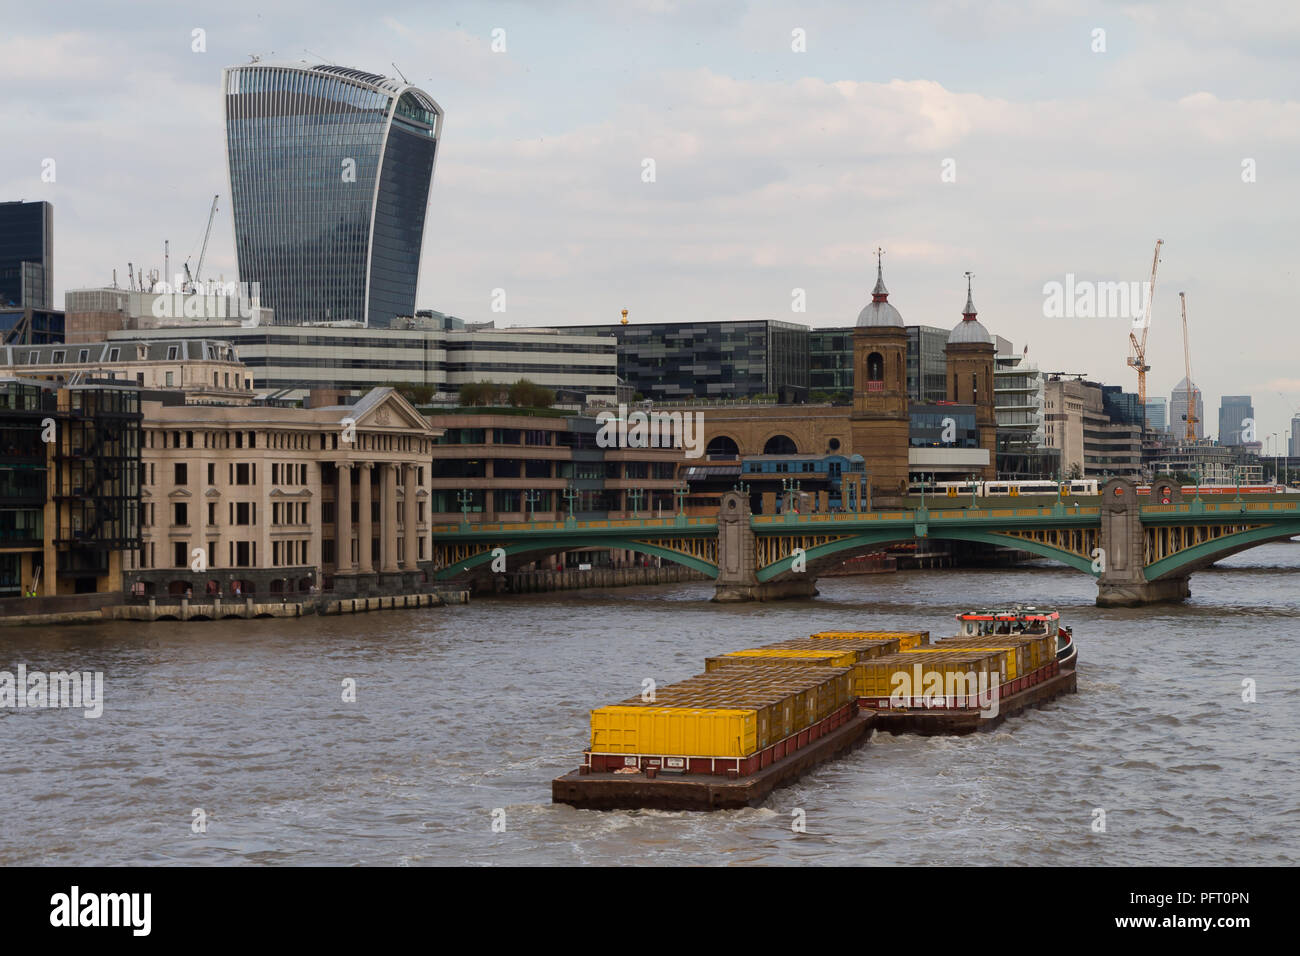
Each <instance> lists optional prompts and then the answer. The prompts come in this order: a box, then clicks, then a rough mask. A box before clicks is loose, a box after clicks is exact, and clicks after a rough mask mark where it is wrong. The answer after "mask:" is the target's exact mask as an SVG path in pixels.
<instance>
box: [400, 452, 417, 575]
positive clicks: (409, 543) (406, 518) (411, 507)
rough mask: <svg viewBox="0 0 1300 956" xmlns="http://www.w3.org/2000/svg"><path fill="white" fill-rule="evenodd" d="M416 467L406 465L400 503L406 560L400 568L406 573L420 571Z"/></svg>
mask: <svg viewBox="0 0 1300 956" xmlns="http://www.w3.org/2000/svg"><path fill="white" fill-rule="evenodd" d="M417 467H418V466H416V465H406V466H405V468H406V475H405V478H406V481H405V482H404V484H403V494H404V495H405V498H404V499H403V501H402V510H403V515H402V522H403V524H405V526H406V527H405V529H404V533H403V535H402V539H403V540H404V541H405V542H406V543H405V545H404V547H405V548H406V560H405V561H403V562H402V567H403V568H404V569H405V570H407V571H418V570H420V565H419V561H420V523H419V521H418V520H417V519H416V512H415V502H416V495H417V494H418V492H419V490H420V486H419V484H418V478H419V472H418V471H417Z"/></svg>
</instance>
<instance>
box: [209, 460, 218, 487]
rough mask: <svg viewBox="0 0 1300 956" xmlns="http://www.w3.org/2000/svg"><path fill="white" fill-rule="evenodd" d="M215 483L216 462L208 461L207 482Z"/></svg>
mask: <svg viewBox="0 0 1300 956" xmlns="http://www.w3.org/2000/svg"><path fill="white" fill-rule="evenodd" d="M216 483H217V465H216V462H212V461H210V462H208V484H210V485H215V484H216Z"/></svg>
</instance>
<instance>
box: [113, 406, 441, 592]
mask: <svg viewBox="0 0 1300 956" xmlns="http://www.w3.org/2000/svg"><path fill="white" fill-rule="evenodd" d="M143 412H144V425H143V440H142V448H141V461H142V472H143V475H142V482H141V550H140V552H139V554H138V556H136V560H134V561H133V562H132V567H131V568H130V569H129V570H128V571H127V573H126V577H127V580H128V585H129V586H132V587H133V588H134V589H135V590H137V591H143V592H145V593H153V594H162V593H169V594H178V593H184V592H185V590H186V589H189V590H190V591H191V593H192V594H193V595H194V596H195V597H196V598H197V597H198V596H200V595H205V594H206V595H210V594H217V593H219V594H221V595H222V596H223V597H229V596H233V595H234V594H236V593H238V594H240V595H256V596H258V597H264V596H265V595H268V594H286V595H287V594H293V593H300V592H309V593H310V592H312V591H313V590H317V589H320V588H322V587H323V588H325V589H332V590H333V591H335V592H336V593H339V594H357V593H359V594H373V593H381V592H389V593H395V592H399V591H404V590H405V591H409V590H412V589H415V588H418V587H419V586H420V585H421V584H423V583H424V581H425V580H426V579H427V576H428V572H429V570H430V569H431V564H430V562H431V555H432V553H433V546H432V540H431V537H430V535H431V533H432V532H431V528H432V524H431V522H430V509H429V479H430V462H431V459H432V450H433V443H434V440H435V439H436V438H437V437H438V435H439V434H440V433H441V430H440V429H437V428H434V427H432V426H431V425H430V424H429V423H428V421H427V420H426V419H425V418H424V417H423V416H422V415H420V414H419V412H417V411H416V410H415V409H414V408H413V407H412V406H411V404H410V403H409V402H407V401H406V400H405V399H404V398H402V396H401V395H399V394H398V393H397V392H395V391H393V390H392V389H390V388H377V389H373V390H371V391H370V392H369V393H368V394H366V395H365V396H364V397H363V398H362V399H361V401H359V402H357V404H355V405H330V406H324V407H315V408H277V407H269V406H251V407H233V406H201V405H181V404H175V405H169V404H164V403H162V402H145V403H144V407H143Z"/></svg>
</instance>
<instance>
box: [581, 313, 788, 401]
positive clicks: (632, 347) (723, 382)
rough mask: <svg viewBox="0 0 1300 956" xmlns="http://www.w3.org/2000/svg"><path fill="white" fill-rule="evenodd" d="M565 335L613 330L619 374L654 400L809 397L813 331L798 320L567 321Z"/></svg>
mask: <svg viewBox="0 0 1300 956" xmlns="http://www.w3.org/2000/svg"><path fill="white" fill-rule="evenodd" d="M559 331H561V332H563V333H564V334H566V335H569V334H574V333H581V334H586V335H600V336H610V335H612V336H613V337H614V338H615V339H616V340H617V342H618V375H619V378H621V379H622V380H623V381H624V382H626V383H627V385H628V386H629V387H630V388H632V389H633V390H634V391H635V392H639V393H641V394H642V395H643V396H644V397H645V398H648V399H653V400H655V401H660V402H663V401H669V402H671V401H685V400H688V399H693V398H713V399H720V398H728V399H742V400H743V399H747V398H758V397H768V398H770V399H772V400H774V401H778V402H805V401H807V400H808V391H809V377H808V356H809V339H808V336H809V329H808V326H806V325H799V324H797V323H794V322H778V321H775V320H772V319H754V320H742V321H735V322H654V323H644V324H640V323H633V324H630V325H621V324H618V323H614V324H611V325H584V326H569V327H565V328H563V329H560V330H559Z"/></svg>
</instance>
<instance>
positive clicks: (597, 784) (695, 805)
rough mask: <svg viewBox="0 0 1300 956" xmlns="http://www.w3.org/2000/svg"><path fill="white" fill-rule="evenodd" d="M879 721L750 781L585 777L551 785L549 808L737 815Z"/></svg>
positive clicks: (829, 738) (866, 714) (816, 745)
mask: <svg viewBox="0 0 1300 956" xmlns="http://www.w3.org/2000/svg"><path fill="white" fill-rule="evenodd" d="M876 720H877V717H876V715H875V714H874V713H872V712H870V711H863V712H861V713H859V714H857V715H855V716H854V717H852V718H850V719H849V721H848V722H847V723H845V724H844V725H843V726H841V727H837V728H836V729H835V730H832V731H831V732H830V733H828V734H826V735H825V736H824V737H820V738H818V739H817V740H815V741H813V742H812V743H811V744H809V745H808V746H806V747H801V748H799V749H798V750H796V751H795V752H794V753H792V754H790V755H789V756H786V757H782V758H781V759H780V760H777V761H776V762H775V763H772V764H769V765H768V766H766V767H764V768H763V769H762V770H759V771H758V772H756V773H753V774H751V775H750V776H748V777H741V778H740V779H738V780H729V779H728V778H726V777H723V776H718V775H714V774H698V773H697V774H666V773H661V774H659V776H657V777H655V778H654V779H653V780H651V779H649V778H647V777H646V775H645V774H644V773H635V774H621V773H586V774H584V773H581V772H580V771H578V770H574V771H572V772H570V773H566V774H565V775H564V776H563V777H556V778H555V779H554V780H553V781H552V782H551V802H552V803H567V804H569V806H572V807H577V808H579V809H580V810H739V809H741V808H743V807H756V806H758V805H759V804H761V803H762V802H763V801H764V800H766V799H767V796H768V794H770V793H771V792H772V791H773V790H775V789H776V788H777V787H781V786H787V785H789V784H792V783H794V782H795V781H797V780H798V779H799V778H800V777H802V776H803V775H804V774H806V773H808V772H809V771H810V770H812V769H813V768H814V767H816V766H817V765H818V764H821V763H825V762H826V761H827V760H830V759H831V758H833V757H837V756H839V755H840V754H842V753H846V752H848V751H849V750H851V749H853V748H854V747H856V746H858V745H859V744H861V743H863V742H864V741H866V740H867V739H868V738H869V737H870V736H871V728H872V726H873V725H875V722H876Z"/></svg>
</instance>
